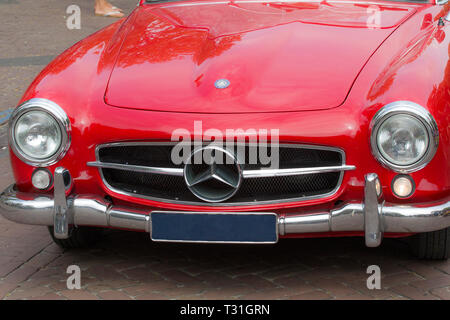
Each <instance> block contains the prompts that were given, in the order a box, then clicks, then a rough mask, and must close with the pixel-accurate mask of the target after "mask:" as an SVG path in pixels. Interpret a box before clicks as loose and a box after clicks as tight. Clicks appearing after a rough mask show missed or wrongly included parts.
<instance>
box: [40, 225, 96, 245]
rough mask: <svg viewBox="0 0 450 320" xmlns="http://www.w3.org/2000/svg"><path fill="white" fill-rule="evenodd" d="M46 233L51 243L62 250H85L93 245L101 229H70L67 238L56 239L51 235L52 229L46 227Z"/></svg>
mask: <svg viewBox="0 0 450 320" xmlns="http://www.w3.org/2000/svg"><path fill="white" fill-rule="evenodd" d="M48 231H49V232H50V235H51V237H52V239H53V241H54V242H55V243H56V244H57V245H58V246H60V247H61V248H64V249H76V248H87V247H90V246H92V245H93V244H95V243H96V242H97V241H98V240H100V238H101V237H102V234H103V229H101V228H90V227H77V228H72V229H71V231H70V235H69V238H67V239H56V238H55V236H54V234H53V227H48Z"/></svg>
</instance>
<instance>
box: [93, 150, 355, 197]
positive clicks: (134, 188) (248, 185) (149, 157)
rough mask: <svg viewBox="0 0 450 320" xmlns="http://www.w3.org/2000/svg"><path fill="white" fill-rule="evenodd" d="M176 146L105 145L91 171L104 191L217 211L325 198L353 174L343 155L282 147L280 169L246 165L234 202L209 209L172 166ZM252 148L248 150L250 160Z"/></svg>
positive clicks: (181, 165)
mask: <svg viewBox="0 0 450 320" xmlns="http://www.w3.org/2000/svg"><path fill="white" fill-rule="evenodd" d="M173 146H174V144H173V143H142V142H136V143H115V144H107V145H100V146H98V148H97V161H96V162H89V163H88V165H89V166H94V167H98V168H99V170H100V173H101V176H102V179H103V181H104V183H105V185H106V186H107V187H108V188H109V189H111V190H112V191H114V192H118V193H121V194H126V195H130V196H133V197H139V198H146V199H151V200H156V201H161V202H170V203H183V204H191V205H217V206H231V205H255V204H264V203H274V202H275V203H276V202H291V201H302V200H309V199H313V198H322V197H326V196H329V195H332V194H334V193H335V192H337V190H338V189H339V186H340V184H341V181H342V177H343V174H344V172H345V171H346V170H353V169H354V167H353V166H348V165H346V164H345V154H344V152H343V151H342V150H340V149H336V148H329V147H317V146H303V145H290V144H283V145H280V146H279V149H278V152H279V168H278V169H270V168H268V167H267V166H264V165H263V164H261V163H260V162H256V163H253V164H248V163H242V164H241V168H242V183H241V184H240V185H239V188H238V190H237V191H236V192H235V193H234V194H233V196H232V197H231V198H230V199H227V200H226V201H221V202H220V203H207V202H205V201H202V200H201V199H199V198H198V197H196V196H195V195H194V194H193V193H192V192H191V190H190V189H189V188H188V186H187V184H186V181H185V177H184V171H183V167H184V164H180V165H176V164H174V163H173V162H172V160H171V152H172V148H173ZM191 148H192V150H194V147H191ZM250 148H251V146H248V145H246V146H245V148H244V149H245V155H246V156H245V158H246V159H248V154H249V152H250V151H249V150H250ZM269 150H270V148H269ZM235 152H236V153H237V150H236V149H235ZM214 187H215V186H214V185H211V188H214Z"/></svg>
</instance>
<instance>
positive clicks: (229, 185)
mask: <svg viewBox="0 0 450 320" xmlns="http://www.w3.org/2000/svg"><path fill="white" fill-rule="evenodd" d="M205 153H206V156H205ZM205 159H206V161H205ZM184 180H185V181H186V185H187V187H188V188H189V190H190V191H191V192H192V193H193V194H194V195H195V196H196V197H197V198H199V199H201V200H204V201H207V202H222V201H225V200H227V199H230V198H231V197H232V196H233V195H234V194H235V193H236V192H237V191H238V190H239V187H240V186H241V182H242V169H241V166H240V165H239V163H238V161H237V159H236V157H235V156H234V155H233V153H231V152H229V151H227V150H225V149H223V148H221V147H218V146H206V147H203V148H199V149H197V150H194V152H193V153H192V154H191V156H190V157H189V159H188V160H187V162H186V165H185V166H184Z"/></svg>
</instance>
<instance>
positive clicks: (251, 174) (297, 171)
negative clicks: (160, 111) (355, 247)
mask: <svg viewBox="0 0 450 320" xmlns="http://www.w3.org/2000/svg"><path fill="white" fill-rule="evenodd" d="M178 143H180V142H176V141H168V142H160V141H157V142H143V141H134V142H133V141H129V142H113V143H106V144H100V145H97V147H96V149H95V156H96V161H91V162H87V165H88V166H90V167H97V168H98V170H99V174H100V177H101V179H102V182H103V184H104V185H105V187H106V188H107V189H108V190H110V191H112V192H114V193H117V194H120V195H125V196H129V197H134V198H140V199H145V200H151V201H157V202H162V203H170V204H181V205H193V206H200V207H202V206H204V207H231V206H252V205H253V206H254V205H264V204H277V203H289V202H303V201H308V200H315V199H322V198H328V197H331V196H333V195H335V194H336V193H337V192H338V191H339V189H340V188H341V185H342V181H343V179H344V173H345V172H346V171H352V170H355V169H356V166H353V165H346V157H345V152H344V151H343V150H342V149H340V148H337V147H329V146H318V145H306V144H286V143H285V144H279V147H285V148H299V149H316V150H328V151H335V152H338V153H340V155H341V159H342V165H340V166H330V167H311V168H293V169H261V170H244V172H246V174H247V175H248V176H247V177H245V178H258V177H260V178H263V177H277V176H289V175H302V174H303V175H306V174H314V173H327V172H340V175H339V181H338V182H337V184H336V187H335V188H334V189H333V190H332V191H331V192H328V193H323V194H320V195H313V196H302V197H297V198H287V199H280V200H268V201H251V202H228V203H227V202H224V203H205V202H200V201H181V200H172V199H167V198H159V197H153V196H149V195H144V194H138V193H131V192H127V191H124V190H121V189H117V188H115V187H113V186H111V185H110V184H109V183H108V182H107V181H106V179H105V176H104V174H103V170H102V169H116V170H123V171H135V172H143V173H155V174H165V175H173V176H183V174H184V172H183V171H184V170H183V169H180V168H162V167H146V166H136V165H126V164H117V163H106V162H101V161H100V150H101V149H102V148H108V147H121V146H174V145H176V144H178ZM247 145H248V146H252V145H254V144H253V143H247ZM194 146H195V144H194ZM119 167H120V169H119ZM129 169H133V170H129ZM134 169H137V170H134ZM308 170H310V172H308ZM317 170H322V171H319V172H317ZM262 171H267V173H266V174H267V175H261V174H260V173H261V172H262ZM269 171H270V172H269ZM273 171H278V172H280V173H281V175H274V172H273ZM301 171H304V172H301ZM163 172H164V173H163Z"/></svg>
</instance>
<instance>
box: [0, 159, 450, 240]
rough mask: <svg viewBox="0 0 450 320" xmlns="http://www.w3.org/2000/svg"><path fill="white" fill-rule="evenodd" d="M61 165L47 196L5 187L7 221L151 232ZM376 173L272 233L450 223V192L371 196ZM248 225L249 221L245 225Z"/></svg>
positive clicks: (145, 217)
mask: <svg viewBox="0 0 450 320" xmlns="http://www.w3.org/2000/svg"><path fill="white" fill-rule="evenodd" d="M63 172H64V169H63V168H58V169H56V170H55V177H54V178H55V182H54V183H55V184H54V190H55V191H54V195H53V196H42V195H35V194H30V193H21V192H18V191H16V190H15V189H14V186H10V187H8V188H7V189H6V190H5V191H4V192H3V193H2V194H1V195H0V213H1V214H2V215H3V216H4V217H5V218H6V219H9V220H11V221H15V222H18V223H24V224H34V225H46V226H54V230H55V237H57V238H59V239H64V238H67V237H68V236H69V226H70V225H75V226H101V227H112V228H121V229H129V230H136V231H145V232H149V233H150V232H151V219H150V215H149V213H150V212H148V211H143V210H136V209H132V208H129V207H119V206H114V205H112V204H111V203H109V202H108V201H106V200H105V199H103V198H101V197H98V196H82V195H67V192H66V189H67V188H66V186H64V179H63ZM377 179H378V177H377V175H376V174H373V173H372V174H368V175H367V176H366V182H365V194H364V201H363V202H360V203H347V204H344V205H343V206H341V207H339V208H336V209H333V210H331V211H327V212H308V213H299V214H289V215H287V214H286V215H283V214H281V215H280V216H279V218H278V233H279V235H281V236H284V235H289V234H302V233H315V232H339V231H364V232H365V240H366V245H367V246H368V247H377V246H379V245H380V243H381V240H382V238H383V233H385V232H391V233H420V232H429V231H435V230H440V229H445V228H447V227H449V226H450V197H447V198H446V199H444V200H441V201H438V202H433V203H425V204H415V205H395V204H391V203H386V202H384V201H383V200H382V196H377V193H376V188H375V185H376V181H377ZM249 227H250V226H249Z"/></svg>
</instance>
